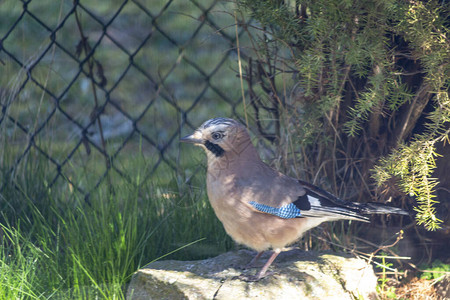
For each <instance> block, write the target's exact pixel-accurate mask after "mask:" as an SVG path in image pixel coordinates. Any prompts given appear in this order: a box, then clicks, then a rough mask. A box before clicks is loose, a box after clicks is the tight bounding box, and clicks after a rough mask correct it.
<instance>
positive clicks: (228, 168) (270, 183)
mask: <svg viewBox="0 0 450 300" xmlns="http://www.w3.org/2000/svg"><path fill="white" fill-rule="evenodd" d="M180 142H184V143H191V144H194V145H196V146H200V147H201V148H203V149H204V150H205V152H206V156H207V172H206V173H207V175H206V189H207V195H208V199H209V202H210V203H211V206H212V208H213V210H214V212H215V214H216V216H217V218H218V219H219V220H220V221H221V222H222V224H223V227H224V229H225V231H226V232H227V234H228V235H229V236H231V238H232V239H233V240H234V241H236V242H237V243H239V244H242V245H245V246H247V247H249V248H251V249H253V250H256V251H257V255H256V256H255V258H254V259H253V260H252V261H251V262H250V264H249V265H252V264H253V263H254V262H256V260H258V259H259V258H260V256H261V255H262V254H263V252H264V251H267V250H272V251H273V252H272V255H271V256H270V258H269V259H268V260H267V262H266V263H265V264H264V266H263V267H262V268H261V269H260V270H259V272H257V274H256V275H250V276H247V278H245V279H246V280H248V281H259V280H260V279H262V278H264V277H266V276H268V275H270V274H271V272H267V271H268V269H269V267H270V265H271V264H272V262H273V261H274V260H275V258H276V257H277V256H278V254H279V253H280V252H281V251H282V249H283V248H285V247H286V246H288V245H290V244H293V243H294V242H295V241H297V240H299V239H300V238H301V237H302V236H303V234H304V233H305V232H306V231H308V230H310V229H312V228H314V227H316V226H318V225H320V224H321V223H322V222H326V221H336V220H357V221H363V222H368V220H369V218H368V217H367V216H366V215H371V214H400V215H409V214H408V212H407V211H405V210H403V209H400V208H396V207H390V206H387V205H385V204H381V203H356V202H350V201H344V200H341V199H339V198H338V197H336V196H334V195H333V194H331V193H329V192H327V191H324V190H323V189H321V188H319V187H317V186H315V185H313V184H311V183H308V182H305V181H302V180H299V179H296V178H292V177H289V176H287V175H284V174H283V173H281V172H279V171H277V170H275V169H273V168H272V167H270V166H269V165H267V164H266V163H264V162H263V161H262V160H261V158H260V156H259V154H258V152H257V150H256V148H255V146H254V145H253V144H252V141H251V138H250V135H249V132H248V130H247V127H246V126H244V125H243V124H242V123H240V122H238V121H236V120H234V119H230V118H224V117H218V118H213V119H210V120H207V121H206V122H204V123H203V124H202V125H201V126H200V127H198V128H197V129H196V130H195V131H194V132H193V133H192V134H190V135H187V136H185V137H183V138H181V139H180Z"/></svg>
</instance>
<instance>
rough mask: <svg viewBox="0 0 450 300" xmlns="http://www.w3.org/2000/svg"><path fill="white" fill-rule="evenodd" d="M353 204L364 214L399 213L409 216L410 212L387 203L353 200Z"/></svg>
mask: <svg viewBox="0 0 450 300" xmlns="http://www.w3.org/2000/svg"><path fill="white" fill-rule="evenodd" d="M352 204H354V205H356V207H357V208H358V210H359V213H360V214H363V215H373V214H397V215H404V216H409V213H408V212H407V211H406V210H404V209H401V208H398V207H392V206H388V205H386V204H382V203H378V202H368V203H356V202H352Z"/></svg>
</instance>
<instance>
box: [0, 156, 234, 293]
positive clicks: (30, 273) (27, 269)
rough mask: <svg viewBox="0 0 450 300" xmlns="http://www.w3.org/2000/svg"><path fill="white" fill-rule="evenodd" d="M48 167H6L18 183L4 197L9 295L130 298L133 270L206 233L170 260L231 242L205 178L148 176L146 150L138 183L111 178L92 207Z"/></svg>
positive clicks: (1, 288)
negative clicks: (52, 181)
mask: <svg viewBox="0 0 450 300" xmlns="http://www.w3.org/2000/svg"><path fill="white" fill-rule="evenodd" d="M5 157H8V156H7V155H5V156H4V158H5ZM7 162H8V161H5V160H3V163H4V164H3V166H6V165H7V164H5V163H7ZM49 167H50V166H49V164H48V162H47V161H45V160H43V159H36V158H33V159H26V163H24V164H23V166H22V169H21V171H22V173H21V174H16V176H14V177H12V176H6V175H7V173H6V172H5V171H3V173H2V174H1V175H2V177H1V182H5V180H6V181H8V182H9V183H10V184H8V185H7V187H6V189H5V191H4V192H3V193H2V196H1V198H0V208H1V211H2V213H1V214H0V243H1V246H2V248H1V251H0V274H1V275H0V299H61V298H64V299H79V298H83V299H93V298H95V297H99V298H100V299H124V297H125V288H126V284H127V282H128V281H129V280H130V278H131V275H132V274H133V272H135V271H136V270H137V269H138V268H140V267H142V266H144V265H146V264H147V263H149V262H151V261H153V260H155V259H158V257H161V256H163V255H165V254H167V253H170V252H172V251H174V250H177V249H179V248H183V246H185V245H187V244H189V243H192V242H195V241H198V240H200V239H202V238H204V240H202V241H200V242H198V243H194V244H193V245H191V246H189V247H185V248H183V249H182V250H180V251H175V252H174V253H173V254H171V255H169V256H168V257H166V259H167V258H174V259H199V258H204V257H207V256H213V255H216V254H218V253H220V252H223V251H225V250H227V249H229V248H230V247H231V245H232V243H231V241H230V240H229V238H227V236H226V234H225V232H224V230H223V228H222V226H221V224H220V223H219V221H218V220H217V219H216V217H215V216H214V213H213V211H212V209H211V208H210V206H209V203H207V199H206V197H205V193H204V189H203V185H204V183H203V182H204V177H203V176H198V177H199V178H194V179H193V180H192V185H191V186H188V185H187V184H184V183H183V179H182V178H177V177H176V176H175V175H174V174H168V175H167V178H169V177H171V178H172V180H169V181H168V180H167V178H166V179H165V180H163V181H161V182H158V180H157V179H154V180H151V179H150V180H147V181H145V182H144V181H143V179H144V178H146V176H145V175H146V174H145V172H146V171H147V170H148V168H149V167H150V163H149V161H147V160H145V156H144V155H142V153H141V155H135V156H133V157H132V158H130V159H129V161H128V165H127V170H128V175H129V177H130V178H131V179H132V181H131V182H128V181H126V180H118V179H117V178H114V177H113V180H112V182H113V184H112V188H111V187H110V186H109V184H107V181H105V182H104V183H102V184H101V185H100V187H99V188H98V189H96V190H95V191H93V192H92V195H91V197H90V203H91V205H88V204H87V203H86V202H85V201H84V198H82V197H80V196H79V194H78V193H76V192H75V191H74V189H73V188H71V186H70V184H68V183H67V182H66V183H65V184H63V183H64V181H63V180H62V181H61V184H58V185H55V186H53V187H52V188H49V187H48V185H47V184H46V182H47V181H48V180H49V179H48V178H47V177H48V174H49V172H48V168H49ZM5 169H7V168H4V170H5ZM78 170H79V171H78V172H79V174H74V176H77V178H78V180H80V181H83V180H82V179H83V176H86V174H85V173H84V172H83V170H82V169H78ZM84 181H86V182H87V181H89V178H85V179H84Z"/></svg>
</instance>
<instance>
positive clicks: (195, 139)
mask: <svg viewBox="0 0 450 300" xmlns="http://www.w3.org/2000/svg"><path fill="white" fill-rule="evenodd" d="M200 135H201V134H199V132H197V131H196V132H194V133H193V134H191V135H187V136H185V137H182V138H181V139H180V142H183V143H190V144H203V140H202V139H201V137H200Z"/></svg>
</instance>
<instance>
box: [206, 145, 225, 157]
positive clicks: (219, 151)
mask: <svg viewBox="0 0 450 300" xmlns="http://www.w3.org/2000/svg"><path fill="white" fill-rule="evenodd" d="M205 147H206V149H208V150H209V151H211V152H212V153H213V154H214V155H215V156H216V157H221V156H223V154H224V153H225V150H223V148H222V147H220V146H219V145H217V144H214V143H211V142H210V141H206V142H205Z"/></svg>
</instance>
